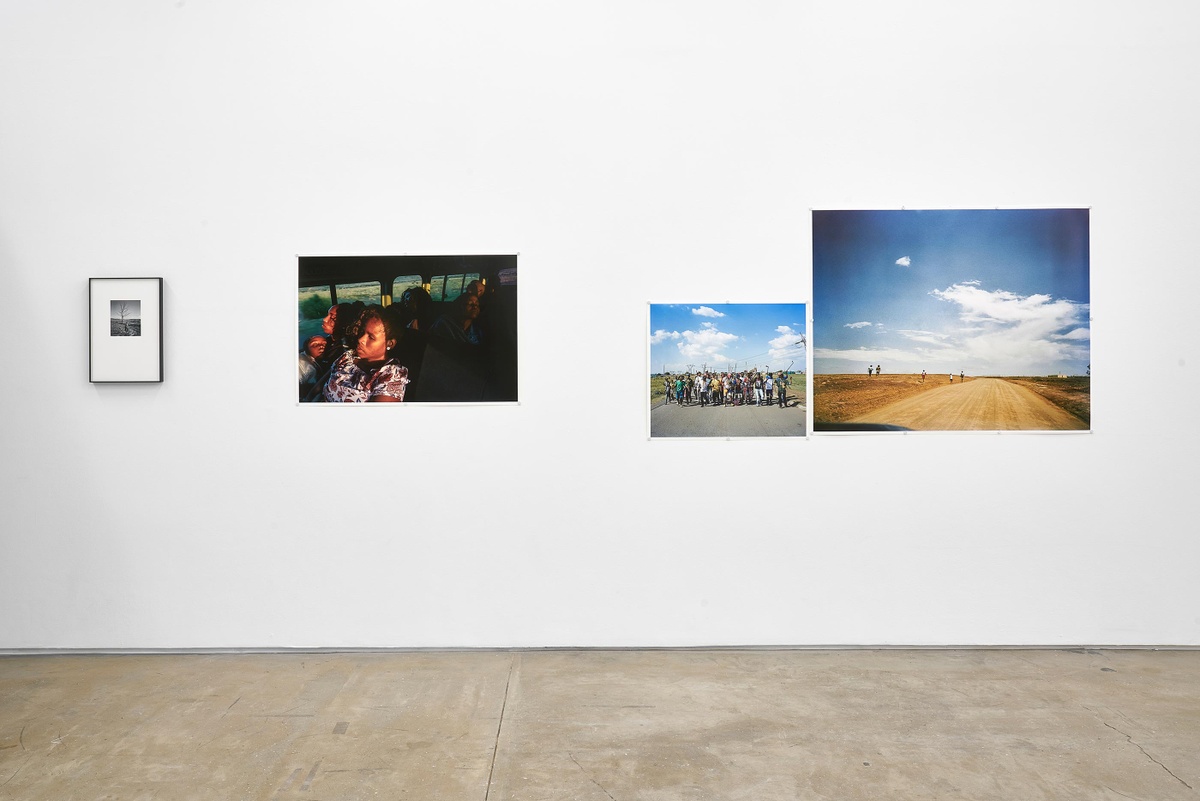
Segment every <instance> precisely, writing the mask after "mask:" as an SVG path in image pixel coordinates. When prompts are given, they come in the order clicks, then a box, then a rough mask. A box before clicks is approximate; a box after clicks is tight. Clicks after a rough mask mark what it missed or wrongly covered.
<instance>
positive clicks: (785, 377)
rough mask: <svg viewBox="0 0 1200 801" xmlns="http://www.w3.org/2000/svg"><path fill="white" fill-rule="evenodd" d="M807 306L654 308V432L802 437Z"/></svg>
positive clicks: (664, 434)
mask: <svg viewBox="0 0 1200 801" xmlns="http://www.w3.org/2000/svg"><path fill="white" fill-rule="evenodd" d="M804 315H805V307H804V304H803V303H724V304H721V303H710V304H701V303H677V304H651V305H650V437H651V438H658V437H725V438H734V437H803V436H805V435H806V432H807V416H808V403H807V391H806V390H807V388H806V386H805V378H806V370H807V365H806V362H807V359H808V354H807V343H808V337H807V325H806V322H807V318H806V317H805V316H804Z"/></svg>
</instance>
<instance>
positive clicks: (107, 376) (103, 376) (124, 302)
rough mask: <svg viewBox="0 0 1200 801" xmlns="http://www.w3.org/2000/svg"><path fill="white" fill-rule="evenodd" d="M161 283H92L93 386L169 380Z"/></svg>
mask: <svg viewBox="0 0 1200 801" xmlns="http://www.w3.org/2000/svg"><path fill="white" fill-rule="evenodd" d="M162 297H163V280H162V279H161V278H91V279H88V299H89V339H90V343H91V344H90V353H89V359H88V364H89V379H88V380H90V381H91V382H92V383H93V384H107V383H156V382H161V381H162V380H163V350H162V329H163V316H162Z"/></svg>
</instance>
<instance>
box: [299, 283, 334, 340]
mask: <svg viewBox="0 0 1200 801" xmlns="http://www.w3.org/2000/svg"><path fill="white" fill-rule="evenodd" d="M332 305H333V301H332V298H331V296H330V294H329V287H328V286H302V287H300V343H299V344H301V345H302V344H304V340H306V339H308V338H309V337H311V336H313V335H314V334H320V333H321V322H322V321H323V320H324V319H325V314H326V313H327V312H328V311H329V307H330V306H332Z"/></svg>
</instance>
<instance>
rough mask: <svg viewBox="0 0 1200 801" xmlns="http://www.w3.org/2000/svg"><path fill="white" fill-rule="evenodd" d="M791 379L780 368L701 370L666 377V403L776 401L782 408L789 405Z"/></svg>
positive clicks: (753, 403)
mask: <svg viewBox="0 0 1200 801" xmlns="http://www.w3.org/2000/svg"><path fill="white" fill-rule="evenodd" d="M790 385H791V378H790V377H789V376H788V374H787V373H785V372H784V371H782V370H780V371H778V372H776V373H774V374H772V373H771V372H769V371H767V372H759V371H758V370H744V371H742V372H726V373H716V372H711V371H710V372H700V373H696V374H695V375H693V374H691V373H685V374H683V375H677V376H672V375H670V374H667V375H665V376H663V389H664V390H665V391H666V398H665V400H664V404H667V403H677V404H679V405H680V406H694V405H696V404H699V405H700V406H701V407H704V406H713V407H718V406H719V407H725V406H771V405H773V404H774V403H775V402H776V399H777V400H778V403H779V408H780V409H782V408H784V407H785V406H787V405H788V397H787V389H788V387H789V386H790Z"/></svg>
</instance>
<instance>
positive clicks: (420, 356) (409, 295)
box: [387, 286, 433, 394]
mask: <svg viewBox="0 0 1200 801" xmlns="http://www.w3.org/2000/svg"><path fill="white" fill-rule="evenodd" d="M387 310H388V312H389V313H391V314H392V315H394V316H395V317H396V321H395V323H396V326H397V328H398V329H399V330H400V331H401V332H402V333H401V336H400V341H399V342H397V343H396V348H395V351H394V353H395V356H396V358H397V359H399V361H400V363H401V364H403V365H404V366H405V367H407V368H408V382H409V393H410V394H412V392H413V390H415V389H416V385H417V383H418V382H419V381H420V379H421V364H422V362H423V361H424V360H425V346H426V344H427V343H428V341H429V329H430V327H431V326H432V325H433V300H432V299H431V298H430V297H429V293H428V292H426V291H425V290H424V289H422V288H421V287H419V286H418V287H409V288H408V289H406V290H404V294H402V295H401V296H400V302H399V303H393V304H392V305H391V306H388V307H387Z"/></svg>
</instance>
